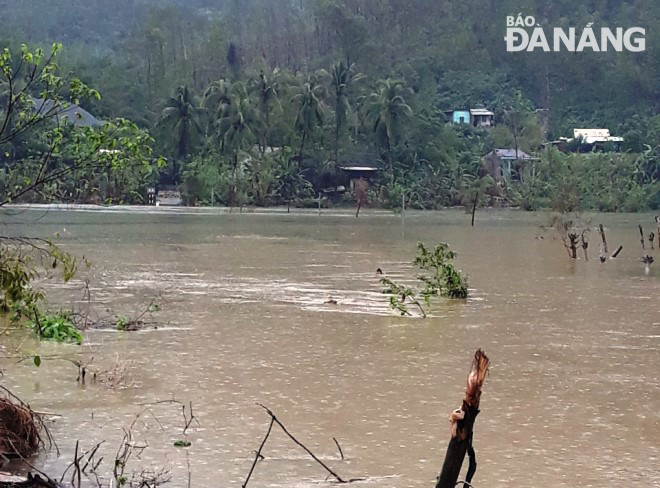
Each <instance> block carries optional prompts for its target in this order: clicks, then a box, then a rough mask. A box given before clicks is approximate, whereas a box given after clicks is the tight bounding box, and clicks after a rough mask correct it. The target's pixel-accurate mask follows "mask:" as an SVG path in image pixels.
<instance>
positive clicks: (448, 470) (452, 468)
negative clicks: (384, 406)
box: [435, 349, 490, 488]
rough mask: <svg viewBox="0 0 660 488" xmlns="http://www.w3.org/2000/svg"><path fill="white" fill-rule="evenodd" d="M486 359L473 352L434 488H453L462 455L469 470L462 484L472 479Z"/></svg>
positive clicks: (488, 363)
mask: <svg viewBox="0 0 660 488" xmlns="http://www.w3.org/2000/svg"><path fill="white" fill-rule="evenodd" d="M489 366H490V359H488V356H486V354H485V353H484V352H483V351H482V350H481V349H477V351H476V352H475V353H474V358H473V360H472V368H471V369H470V374H469V375H468V380H467V387H466V389H465V397H464V398H463V404H462V405H461V408H459V409H456V410H454V411H453V412H452V413H451V415H450V417H449V418H450V421H451V423H452V429H451V440H450V441H449V446H448V447H447V453H446V455H445V460H444V463H443V465H442V470H441V471H440V474H439V476H438V482H437V484H436V485H435V486H436V488H454V486H456V485H457V484H458V476H459V474H460V471H461V466H462V465H463V459H465V455H466V454H468V453H469V459H470V466H469V468H468V473H467V475H466V478H465V481H466V484H468V485H469V483H470V481H472V476H474V473H475V472H476V470H477V463H476V455H475V452H474V448H473V446H472V434H473V428H474V421H475V420H476V418H477V415H479V400H480V398H481V388H482V386H483V384H484V380H485V379H486V374H487V373H488V368H489Z"/></svg>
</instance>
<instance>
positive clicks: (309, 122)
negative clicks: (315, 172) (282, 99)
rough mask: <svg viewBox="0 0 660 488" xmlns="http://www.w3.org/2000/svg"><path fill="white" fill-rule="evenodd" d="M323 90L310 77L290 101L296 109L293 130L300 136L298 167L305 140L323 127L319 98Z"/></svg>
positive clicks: (300, 162)
mask: <svg viewBox="0 0 660 488" xmlns="http://www.w3.org/2000/svg"><path fill="white" fill-rule="evenodd" d="M324 92H325V90H324V88H323V85H321V84H319V83H318V82H317V81H316V77H313V76H310V77H309V78H307V80H306V81H305V82H304V83H303V84H302V85H301V86H300V88H299V89H298V93H296V94H295V95H294V96H293V98H292V99H291V101H292V102H293V103H294V104H296V106H297V107H298V112H297V114H296V120H295V122H294V125H293V127H294V129H295V130H296V132H298V133H299V134H300V150H299V151H298V166H300V165H302V162H303V156H304V151H305V142H306V140H307V138H308V137H309V136H310V134H312V133H313V132H314V130H316V129H317V128H318V127H321V126H323V109H322V105H321V98H322V97H323V94H324Z"/></svg>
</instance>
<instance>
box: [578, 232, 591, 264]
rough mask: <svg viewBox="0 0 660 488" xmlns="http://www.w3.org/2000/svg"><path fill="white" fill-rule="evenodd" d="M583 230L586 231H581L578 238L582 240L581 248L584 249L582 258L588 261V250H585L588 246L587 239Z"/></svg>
mask: <svg viewBox="0 0 660 488" xmlns="http://www.w3.org/2000/svg"><path fill="white" fill-rule="evenodd" d="M585 232H586V231H582V234H581V235H580V239H581V241H582V250H583V251H584V260H585V261H589V253H588V251H587V249H588V248H589V241H587V240H586V239H585V238H584V233H585Z"/></svg>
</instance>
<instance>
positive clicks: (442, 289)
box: [413, 242, 468, 301]
mask: <svg viewBox="0 0 660 488" xmlns="http://www.w3.org/2000/svg"><path fill="white" fill-rule="evenodd" d="M455 257H456V253H455V252H454V251H452V250H451V249H449V245H448V244H446V243H444V242H441V243H440V244H438V245H437V246H435V248H434V249H433V251H429V250H428V249H426V246H424V243H422V242H419V243H417V257H416V258H415V261H414V262H413V264H415V266H418V267H419V268H420V269H422V270H426V271H430V272H431V273H432V274H431V275H430V276H426V275H420V276H418V277H417V278H418V279H419V280H421V281H423V282H424V283H425V287H424V289H423V290H422V292H421V293H422V296H424V297H425V299H426V300H427V301H428V299H430V297H431V296H433V295H442V296H443V297H447V298H467V296H468V287H467V279H466V278H465V277H463V275H461V272H460V271H458V270H457V269H456V268H455V267H454V264H453V263H452V261H453V259H454V258H455Z"/></svg>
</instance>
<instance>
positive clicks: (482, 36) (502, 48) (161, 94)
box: [0, 0, 660, 209]
mask: <svg viewBox="0 0 660 488" xmlns="http://www.w3.org/2000/svg"><path fill="white" fill-rule="evenodd" d="M0 9H1V10H2V17H1V19H0V23H1V27H2V30H1V32H2V34H0V42H1V43H2V44H4V45H7V46H11V47H13V48H14V49H17V47H18V46H19V45H20V43H22V42H25V43H28V44H30V45H40V44H41V45H48V44H50V43H52V42H54V41H58V42H62V43H63V44H64V47H65V49H64V51H63V54H62V56H61V59H60V66H61V67H62V68H63V69H64V70H67V71H68V70H72V71H73V72H74V73H75V74H76V75H77V76H79V77H81V79H82V80H83V81H84V82H86V83H88V84H89V85H91V86H93V87H94V88H96V89H98V90H99V91H100V93H101V94H102V98H101V99H100V100H98V101H88V102H83V105H84V107H85V108H87V109H88V110H90V112H92V113H94V114H95V115H97V116H99V117H102V118H111V117H126V118H129V119H130V120H132V121H134V122H136V123H137V124H138V125H140V126H141V127H144V128H146V129H149V130H150V131H152V133H153V134H154V135H155V137H156V140H157V147H158V150H159V152H161V153H162V154H164V155H166V156H168V157H170V158H171V159H174V160H180V162H181V163H189V164H192V163H191V162H192V160H193V159H194V157H195V156H199V157H208V153H209V152H217V153H218V154H220V155H221V156H222V157H223V158H224V159H227V160H230V161H231V160H232V159H233V160H234V163H233V164H234V165H236V164H237V159H238V158H239V155H238V153H239V152H245V151H248V149H249V147H251V146H252V144H260V145H261V146H263V147H267V146H268V147H272V146H277V147H285V148H286V147H289V148H291V152H292V153H293V154H297V156H298V164H299V165H300V164H302V166H303V167H304V166H310V167H311V166H315V167H314V168H311V173H312V174H308V175H307V177H308V179H309V180H311V183H312V184H313V185H314V186H315V187H316V188H317V189H318V187H319V186H321V185H322V182H321V181H320V180H319V178H320V177H321V176H319V175H321V173H323V169H322V168H320V167H319V165H322V164H323V163H324V162H326V161H328V160H335V159H338V154H339V153H340V152H343V153H351V152H361V153H369V152H371V153H374V154H378V155H379V157H380V159H381V160H382V162H383V163H385V166H387V167H389V168H390V169H391V170H392V171H394V170H395V167H399V168H400V169H401V170H402V171H403V173H402V175H403V174H405V173H406V172H405V171H404V170H405V169H406V168H408V169H410V170H412V169H415V170H419V169H420V168H422V167H423V168H426V166H425V165H420V164H419V161H420V160H423V161H429V162H430V166H431V167H433V168H434V169H433V171H435V174H437V177H438V178H441V177H442V178H444V179H443V181H444V180H446V179H448V178H449V179H451V180H452V181H451V182H449V183H443V185H444V186H442V188H441V187H440V186H437V185H439V183H437V184H436V186H435V187H434V189H426V190H425V192H429V193H431V194H433V193H438V192H441V191H443V192H444V191H449V190H448V189H452V188H453V190H454V193H455V194H456V195H458V194H459V193H461V191H459V190H458V189H457V188H456V186H457V183H456V180H457V178H458V179H459V180H460V178H462V177H463V175H466V174H467V175H471V176H474V177H476V176H477V171H476V166H478V158H479V157H480V156H481V155H483V154H484V153H485V152H486V151H487V150H489V149H491V148H493V147H495V146H503V145H508V146H511V147H512V144H513V143H514V142H513V141H514V139H515V143H516V144H518V143H519V140H518V139H520V141H521V142H520V147H521V148H523V149H525V150H527V151H530V152H535V151H537V150H538V149H540V147H541V145H540V144H541V142H542V139H543V138H545V139H547V140H552V139H556V138H558V137H560V136H571V135H572V129H573V128H575V127H597V128H608V129H610V131H611V132H612V134H616V135H620V136H623V137H624V138H625V142H624V146H623V150H624V152H631V153H636V154H640V153H643V152H644V151H649V150H650V151H651V152H653V154H652V155H651V156H648V157H647V158H646V160H644V161H643V162H641V163H639V162H638V163H637V166H636V167H637V168H638V171H639V166H640V164H641V165H643V166H644V168H645V169H644V171H645V172H646V173H645V174H646V175H647V177H648V178H647V179H650V180H655V179H656V177H657V174H658V172H657V167H658V162H657V149H655V150H654V148H656V146H657V144H658V142H659V139H660V121H659V119H658V115H657V114H658V109H659V108H660V96H659V95H658V93H659V92H660V90H659V89H660V82H659V75H660V69H659V68H660V66H659V64H660V56H659V55H658V53H659V52H660V50H659V48H660V45H659V41H658V39H659V37H658V34H657V26H658V25H659V24H660V23H659V20H660V18H659V17H660V4H659V3H658V2H657V1H655V0H628V1H615V0H593V1H584V2H579V3H575V2H573V1H569V0H556V1H551V2H548V1H541V0H521V1H515V2H514V1H512V0H464V1H456V0H379V1H375V0H217V1H212V0H170V1H162V0H113V1H110V0H57V1H56V2H53V1H50V0H31V1H30V2H25V1H22V0H0ZM519 13H521V14H522V15H523V16H527V15H532V16H534V17H535V19H536V22H537V23H538V24H539V25H541V26H543V27H547V28H548V29H552V28H553V27H563V28H568V27H576V28H577V29H578V31H579V30H581V29H582V28H583V27H584V26H585V25H587V24H588V23H593V25H594V28H600V27H610V28H612V29H614V28H615V27H623V28H624V29H626V28H629V27H635V26H638V27H643V28H645V29H646V50H645V51H644V52H626V51H624V52H613V51H610V52H600V53H594V52H591V51H585V52H578V53H574V52H566V51H564V52H549V53H545V52H543V51H539V50H536V51H534V52H516V53H510V52H507V51H506V45H505V42H504V36H505V31H506V16H508V15H512V16H516V15H518V14H519ZM339 62H341V65H339V64H337V63H339ZM333 70H335V71H334V72H333ZM337 70H339V72H337ZM341 71H343V72H341ZM342 76H343V77H346V76H348V83H346V79H345V78H342ZM337 77H339V78H337ZM353 78H354V79H353ZM333 80H334V81H333ZM388 80H389V81H388ZM219 83H220V84H221V85H219ZM229 85H233V88H231V87H230V86H229ZM237 87H238V88H237ZM317 88H318V89H317ZM305 89H307V92H305ZM223 90H226V91H227V93H229V91H232V97H233V99H240V100H243V101H244V102H245V104H244V107H243V109H245V113H243V112H240V114H241V117H242V116H244V115H245V116H246V118H247V117H248V116H247V113H248V112H250V110H252V109H254V110H258V111H260V115H259V117H257V116H256V115H255V119H256V118H258V119H259V123H258V124H256V123H255V125H254V127H253V128H252V129H251V131H252V135H250V136H248V137H247V140H246V141H244V142H241V143H240V144H238V146H237V149H236V148H235V150H228V149H227V147H228V146H231V144H227V140H226V139H227V132H226V127H224V126H223V124H225V125H227V124H229V125H231V123H232V122H231V117H232V116H236V114H237V112H235V111H234V112H232V113H229V112H227V111H226V110H225V111H224V112H223V110H224V109H223V108H222V107H223V102H222V97H223V95H222V94H219V93H221V92H223ZM259 90H262V91H261V92H259ZM315 90H316V91H315ZM379 94H380V95H379ZM379 96H380V98H381V100H380V101H381V102H384V101H385V100H386V99H387V98H388V97H389V100H390V101H391V100H392V97H400V101H401V102H402V103H401V105H402V106H405V108H402V107H399V108H400V109H401V118H400V119H399V120H397V121H396V122H392V123H391V124H390V125H388V126H387V127H385V126H383V127H381V128H379V127H377V126H378V121H380V122H382V121H383V120H382V118H379V117H378V115H377V113H376V112H377V111H378V108H377V107H376V104H377V102H378V98H379ZM172 97H173V98H172ZM296 97H297V98H296ZM305 97H307V98H305ZM177 100H178V102H177ZM316 102H318V107H316V106H314V107H310V103H311V104H312V105H313V104H315V103H316ZM177 103H178V109H179V110H184V109H185V110H187V109H186V108H185V107H188V106H189V108H190V107H193V108H195V109H198V108H199V109H200V110H199V111H197V112H195V113H196V115H194V116H192V119H194V123H192V122H191V123H190V124H189V125H190V127H188V128H187V129H186V131H188V132H189V133H187V134H185V137H184V138H185V139H186V140H185V141H184V146H185V147H181V132H180V131H179V137H178V139H177V137H175V135H174V134H173V131H174V132H176V130H175V129H173V127H175V126H177V123H176V121H174V120H173V118H172V117H173V116H172V114H171V113H170V116H169V122H168V117H167V116H164V115H165V111H166V110H167V107H168V106H169V107H170V108H172V107H173V105H177ZM234 105H235V104H234ZM248 105H250V106H249V107H248ZM182 107H183V108H182ZM301 107H304V108H306V109H310V112H309V113H308V114H307V115H305V117H307V118H305V120H304V124H306V127H302V126H301V125H300V124H301V123H303V121H302V119H300V115H301ZM369 107H371V108H369ZM471 107H484V108H488V109H490V110H492V111H493V112H495V120H496V122H497V124H498V125H499V128H496V129H494V130H493V131H492V132H490V133H488V134H486V133H480V132H479V131H470V130H468V129H466V130H454V129H453V128H452V129H450V128H448V127H447V125H446V123H445V122H446V118H445V117H446V116H445V114H444V112H445V111H447V110H451V109H460V108H471ZM225 108H226V107H225ZM381 108H382V107H381ZM390 108H391V107H390ZM384 110H385V112H387V110H389V109H387V108H385V109H384ZM539 110H540V111H541V112H543V113H544V114H547V127H543V123H540V122H539V118H538V114H539ZM315 111H318V113H314V112H315ZM408 111H409V112H410V113H408ZM170 112H172V110H170ZM385 112H383V113H385ZM310 114H311V115H310ZM507 114H508V115H507ZM513 114H515V116H514V115H513ZM303 115H304V114H303ZM184 118H185V117H184ZM223 118H224V119H225V120H224V122H223V120H222V119H223ZM210 119H214V120H210ZM315 119H318V120H315ZM404 119H405V120H404ZM186 120H189V119H186ZM189 121H190V120H189ZM374 124H375V125H374ZM197 126H198V127H197ZM168 127H169V129H168ZM178 127H179V129H181V126H180V125H179V126H178ZM223 127H224V129H223ZM542 129H547V130H545V131H543V130H542ZM383 131H384V132H383ZM395 132H396V134H395ZM473 132H474V133H473ZM544 132H545V133H544ZM243 136H244V134H243ZM173 140H176V141H175V142H173ZM213 140H216V142H217V143H215V144H214V143H213V142H212V141H213ZM218 141H219V142H218ZM248 152H249V151H248ZM241 158H243V156H241ZM649 158H651V162H649ZM305 159H308V160H310V161H315V162H316V163H315V164H312V163H311V162H309V161H308V162H307V163H305ZM174 164H175V165H176V163H174ZM198 164H201V163H199V162H198ZM184 166H186V165H185V164H183V165H181V164H180V165H179V169H176V168H175V169H172V174H171V175H170V176H171V179H172V180H173V181H178V182H181V181H183V179H184V178H183V173H181V171H179V170H182V168H183V167H184ZM649 167H650V168H651V169H648V168H649ZM188 169H190V168H188ZM423 171H427V170H426V169H424V170H423ZM177 172H179V173H181V174H178V175H176V174H174V173H177ZM234 173H236V171H234ZM238 173H241V171H238ZM189 175H190V173H189ZM402 175H401V177H403V176H402ZM427 176H428V175H427ZM406 178H408V179H410V178H411V177H410V176H409V175H407V176H406ZM428 179H429V178H428V177H426V178H425V180H428ZM395 180H397V175H396V174H391V175H390V181H389V183H390V184H394V183H396V181H395ZM651 183H654V181H651ZM406 185H407V184H406ZM229 186H231V185H229ZM459 186H460V185H459ZM445 187H446V188H445ZM264 191H266V193H268V192H271V190H264ZM463 193H464V192H463ZM656 193H657V192H656ZM456 195H454V197H449V196H447V195H445V196H444V197H443V198H440V199H439V200H440V201H441V202H442V203H444V204H450V203H458V202H460V200H461V198H460V197H458V196H456ZM653 195H655V194H654V193H653V192H651V193H650V194H649V195H646V197H644V198H647V197H648V198H652V197H653ZM198 197H199V198H202V197H201V196H199V195H198ZM262 197H263V198H262ZM232 198H233V197H232ZM264 198H265V196H263V195H262V196H261V197H256V200H258V201H262V200H263V201H265V200H264ZM644 198H642V200H644ZM655 198H656V199H657V197H655ZM202 199H203V198H202ZM419 199H420V201H425V200H426V199H427V198H426V197H420V198H419ZM195 200H196V199H195ZM251 200H252V201H253V202H254V201H255V197H254V196H253V197H252V198H251ZM266 200H267V199H266ZM428 204H429V202H427V205H428ZM436 204H440V202H435V203H432V204H430V206H434V205H436ZM532 206H535V205H532ZM635 206H637V205H635ZM605 208H609V206H608V205H605ZM613 208H614V209H618V208H621V202H619V203H617V204H613Z"/></svg>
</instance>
